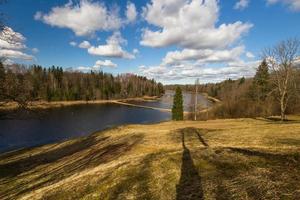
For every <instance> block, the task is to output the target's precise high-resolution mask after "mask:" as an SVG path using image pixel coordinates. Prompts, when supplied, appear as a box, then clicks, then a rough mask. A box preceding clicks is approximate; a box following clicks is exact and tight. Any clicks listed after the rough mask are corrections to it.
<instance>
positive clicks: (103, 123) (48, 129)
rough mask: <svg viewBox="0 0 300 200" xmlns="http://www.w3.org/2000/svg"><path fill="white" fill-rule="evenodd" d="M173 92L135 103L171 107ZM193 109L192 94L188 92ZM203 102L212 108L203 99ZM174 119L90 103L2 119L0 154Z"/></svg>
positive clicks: (147, 111)
mask: <svg viewBox="0 0 300 200" xmlns="http://www.w3.org/2000/svg"><path fill="white" fill-rule="evenodd" d="M173 94H174V93H173V92H172V91H166V93H165V95H164V96H163V97H162V98H161V99H160V100H159V101H155V102H131V103H136V104H142V105H146V106H151V107H158V108H171V107H172V99H173ZM183 96H184V102H185V103H184V107H185V110H188V109H189V106H188V103H189V102H191V100H190V99H191V98H192V95H191V94H189V93H184V95H183ZM198 99H199V102H201V103H202V104H203V105H206V106H209V103H208V102H207V101H206V99H205V98H204V97H203V96H201V95H200V96H199V97H198ZM170 119H171V113H169V112H162V111H158V110H152V109H146V108H137V107H130V106H124V105H118V104H87V105H74V106H65V107H61V108H51V109H46V110H41V112H38V114H32V113H31V114H29V115H28V116H27V115H26V116H25V117H22V118H17V119H5V120H0V152H6V151H10V150H15V149H20V148H25V147H33V146H39V145H43V144H48V143H52V142H58V141H63V140H66V139H70V138H75V137H80V136H86V135H88V134H91V133H93V132H96V131H101V130H104V129H106V128H110V127H114V126H119V125H125V124H147V123H157V122H161V121H166V120H170Z"/></svg>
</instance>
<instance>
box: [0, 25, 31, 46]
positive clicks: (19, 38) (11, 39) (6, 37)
mask: <svg viewBox="0 0 300 200" xmlns="http://www.w3.org/2000/svg"><path fill="white" fill-rule="evenodd" d="M25 40H26V38H25V37H24V36H23V35H22V34H21V33H18V32H15V31H14V30H13V29H12V28H10V27H7V26H6V27H4V29H3V30H2V31H1V32H0V48H1V49H25V48H26V45H25V44H24V42H25Z"/></svg>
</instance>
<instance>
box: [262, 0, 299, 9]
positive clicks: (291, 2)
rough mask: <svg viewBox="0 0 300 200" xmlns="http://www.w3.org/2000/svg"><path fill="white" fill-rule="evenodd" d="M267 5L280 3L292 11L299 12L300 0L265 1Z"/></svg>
mask: <svg viewBox="0 0 300 200" xmlns="http://www.w3.org/2000/svg"><path fill="white" fill-rule="evenodd" d="M266 1H267V3H268V4H270V5H271V4H276V3H281V4H284V5H287V6H288V8H289V9H291V10H293V11H300V0H266Z"/></svg>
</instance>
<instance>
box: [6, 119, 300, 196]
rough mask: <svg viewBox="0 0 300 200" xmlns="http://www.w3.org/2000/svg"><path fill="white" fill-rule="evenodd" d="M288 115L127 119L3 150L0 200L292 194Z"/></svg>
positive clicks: (296, 140)
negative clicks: (136, 122) (87, 132)
mask: <svg viewBox="0 0 300 200" xmlns="http://www.w3.org/2000/svg"><path fill="white" fill-rule="evenodd" d="M291 119H294V121H289V122H285V123H280V122H276V121H273V120H266V119H236V120H211V121H203V122H193V121H184V122H164V123H159V124H152V125H128V126H121V127H117V128H113V129H109V130H106V131H103V132H98V133H94V134H93V135H91V136H89V137H85V138H80V139H74V140H69V141H66V142H62V143H56V144H49V145H46V146H42V147H37V148H32V149H26V150H20V151H17V152H10V153H6V154H2V155H0V199H3V200H4V199H18V198H20V199H55V200H57V199H195V198H196V199H299V198H300V185H299V182H300V153H299V150H300V118H299V117H295V116H294V117H291ZM41 134H43V133H41Z"/></svg>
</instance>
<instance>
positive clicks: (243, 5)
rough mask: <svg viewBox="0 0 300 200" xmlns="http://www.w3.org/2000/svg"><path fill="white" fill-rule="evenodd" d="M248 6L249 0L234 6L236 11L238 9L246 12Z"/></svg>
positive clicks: (240, 1)
mask: <svg viewBox="0 0 300 200" xmlns="http://www.w3.org/2000/svg"><path fill="white" fill-rule="evenodd" d="M248 5H249V0H239V1H238V2H236V4H235V5H234V9H236V10H244V9H245V8H247V7H248Z"/></svg>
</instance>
